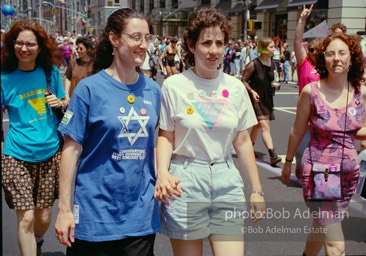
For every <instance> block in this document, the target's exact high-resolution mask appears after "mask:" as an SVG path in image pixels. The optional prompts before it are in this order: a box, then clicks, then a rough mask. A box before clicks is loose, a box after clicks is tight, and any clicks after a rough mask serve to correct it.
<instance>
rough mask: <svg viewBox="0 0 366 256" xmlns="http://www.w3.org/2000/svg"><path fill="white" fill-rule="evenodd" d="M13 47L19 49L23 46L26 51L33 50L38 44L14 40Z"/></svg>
mask: <svg viewBox="0 0 366 256" xmlns="http://www.w3.org/2000/svg"><path fill="white" fill-rule="evenodd" d="M14 45H15V47H17V48H20V49H21V48H23V46H24V45H25V47H26V48H27V49H28V50H33V49H34V48H36V47H37V45H38V44H37V43H31V42H23V41H18V40H15V41H14Z"/></svg>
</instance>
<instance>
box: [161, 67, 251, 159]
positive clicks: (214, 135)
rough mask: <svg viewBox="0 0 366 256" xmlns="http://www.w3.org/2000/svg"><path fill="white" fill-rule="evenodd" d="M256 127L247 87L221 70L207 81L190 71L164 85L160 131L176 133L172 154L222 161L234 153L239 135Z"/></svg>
mask: <svg viewBox="0 0 366 256" xmlns="http://www.w3.org/2000/svg"><path fill="white" fill-rule="evenodd" d="M255 124H257V119H256V116H255V114H254V111H253V107H252V104H251V102H250V99H249V96H248V93H247V90H246V89H245V87H244V85H243V84H242V83H241V81H240V80H238V79H237V78H235V77H232V76H229V75H227V74H225V73H223V72H222V71H219V75H218V76H217V78H215V79H211V80H207V79H202V78H200V77H198V76H197V75H196V74H195V73H194V72H193V71H192V70H190V69H189V70H187V71H186V72H184V73H181V74H178V75H174V76H171V77H169V78H168V79H166V80H165V81H164V82H163V86H162V105H161V113H160V128H161V129H162V130H165V131H174V151H173V154H177V155H182V156H187V157H190V158H195V159H199V160H206V161H211V160H219V159H223V158H225V157H226V156H228V155H230V154H231V148H232V141H233V139H234V137H235V135H236V133H237V132H238V131H244V130H246V129H248V128H250V127H252V126H253V125H255Z"/></svg>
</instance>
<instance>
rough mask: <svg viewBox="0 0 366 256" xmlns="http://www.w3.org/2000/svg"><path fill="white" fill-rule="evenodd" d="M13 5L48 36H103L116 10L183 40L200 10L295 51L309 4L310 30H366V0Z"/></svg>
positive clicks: (19, 0)
mask: <svg viewBox="0 0 366 256" xmlns="http://www.w3.org/2000/svg"><path fill="white" fill-rule="evenodd" d="M9 2H10V3H11V4H12V5H13V6H14V7H15V9H16V14H15V15H14V17H12V19H13V20H16V19H21V18H28V17H32V18H35V19H38V20H39V21H40V22H41V24H42V25H43V26H44V27H45V29H46V30H47V31H48V32H49V33H54V32H59V33H65V32H75V33H76V34H86V33H91V34H96V35H98V34H99V33H100V32H101V31H102V30H103V28H104V25H105V22H106V20H107V18H108V16H109V15H110V14H111V12H112V11H113V10H115V9H116V8H121V7H130V8H132V9H134V10H138V11H141V12H143V13H144V14H145V15H146V17H147V18H148V20H149V22H150V30H151V33H153V34H158V35H160V36H166V35H170V36H181V35H182V34H183V31H184V27H185V25H186V23H187V20H188V18H189V16H190V14H191V13H192V12H193V11H194V10H195V9H197V8H201V7H215V8H217V9H220V10H222V11H223V12H224V13H225V15H227V17H228V18H229V19H230V20H231V22H232V24H233V31H232V38H234V39H239V38H240V39H243V38H244V39H246V38H248V37H254V36H257V37H258V38H261V37H263V36H270V37H273V36H278V37H280V38H281V39H282V40H286V41H288V42H289V44H290V46H291V43H292V42H293V39H294V35H295V28H296V24H297V21H298V19H299V17H300V14H301V11H302V8H303V5H304V4H305V5H306V6H307V7H309V6H310V4H314V8H313V12H312V14H311V16H310V17H309V18H308V21H307V25H306V28H307V29H310V28H312V27H314V26H316V25H317V24H319V23H320V22H322V21H323V20H326V21H327V23H328V26H329V27H330V26H332V25H333V24H334V23H336V22H341V23H343V24H345V25H346V26H347V28H348V31H349V32H350V33H355V32H357V31H361V30H366V1H362V0H67V1H66V0H64V1H61V0H48V1H41V0H14V1H2V4H5V3H9ZM3 18H4V17H2V19H3ZM244 28H246V29H244Z"/></svg>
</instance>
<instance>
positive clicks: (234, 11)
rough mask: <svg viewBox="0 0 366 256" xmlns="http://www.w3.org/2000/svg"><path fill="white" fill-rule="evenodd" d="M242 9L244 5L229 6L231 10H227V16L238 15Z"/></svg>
mask: <svg viewBox="0 0 366 256" xmlns="http://www.w3.org/2000/svg"><path fill="white" fill-rule="evenodd" d="M243 11H244V5H243V4H237V5H235V6H234V7H233V8H231V10H230V11H229V16H232V15H239V14H241V13H243Z"/></svg>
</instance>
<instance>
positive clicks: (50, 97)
mask: <svg viewBox="0 0 366 256" xmlns="http://www.w3.org/2000/svg"><path fill="white" fill-rule="evenodd" d="M44 96H45V98H46V103H47V104H48V105H49V106H50V107H52V108H61V107H62V103H61V101H60V100H59V99H58V98H57V97H56V95H54V94H51V93H49V92H45V94H44Z"/></svg>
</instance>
